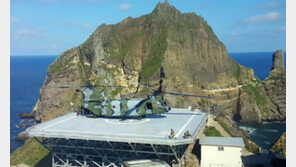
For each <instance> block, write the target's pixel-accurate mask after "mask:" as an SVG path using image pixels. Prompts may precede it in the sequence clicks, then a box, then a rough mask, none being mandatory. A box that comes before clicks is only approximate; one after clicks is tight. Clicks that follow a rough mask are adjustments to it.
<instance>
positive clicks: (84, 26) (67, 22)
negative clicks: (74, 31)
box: [56, 20, 94, 29]
mask: <svg viewBox="0 0 296 167" xmlns="http://www.w3.org/2000/svg"><path fill="white" fill-rule="evenodd" d="M56 24H58V25H65V26H71V27H75V28H78V29H92V28H94V26H92V25H90V24H88V23H79V22H76V21H70V20H65V21H62V22H58V23H56Z"/></svg>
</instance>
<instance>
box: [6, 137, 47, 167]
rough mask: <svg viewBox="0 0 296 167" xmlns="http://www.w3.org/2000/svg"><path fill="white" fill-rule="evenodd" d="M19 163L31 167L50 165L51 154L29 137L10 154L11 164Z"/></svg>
mask: <svg viewBox="0 0 296 167" xmlns="http://www.w3.org/2000/svg"><path fill="white" fill-rule="evenodd" d="M29 155H30V156H29ZM20 163H24V164H26V165H29V166H32V167H39V166H40V167H47V166H51V154H50V152H49V151H48V150H47V149H46V148H44V147H43V146H42V145H41V144H40V143H38V142H37V141H36V140H34V139H33V138H29V139H28V140H27V141H26V142H25V144H24V145H23V146H22V147H20V148H18V149H17V150H15V151H14V152H13V153H12V154H11V155H10V164H11V165H17V164H20Z"/></svg>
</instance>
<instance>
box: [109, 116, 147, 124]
mask: <svg viewBox="0 0 296 167" xmlns="http://www.w3.org/2000/svg"><path fill="white" fill-rule="evenodd" d="M104 120H105V122H108V123H110V124H117V125H124V124H142V123H145V122H148V121H150V118H146V119H144V120H141V121H137V122H136V121H133V120H128V121H127V122H114V121H111V120H110V119H104Z"/></svg>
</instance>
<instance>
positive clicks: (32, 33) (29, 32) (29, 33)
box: [14, 30, 41, 39]
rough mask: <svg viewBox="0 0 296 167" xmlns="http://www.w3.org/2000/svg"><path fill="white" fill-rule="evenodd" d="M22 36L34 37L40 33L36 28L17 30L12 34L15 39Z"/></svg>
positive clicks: (39, 35)
mask: <svg viewBox="0 0 296 167" xmlns="http://www.w3.org/2000/svg"><path fill="white" fill-rule="evenodd" d="M22 37H30V38H35V37H41V34H40V33H39V32H38V31H36V30H19V31H17V32H16V33H15V35H14V38H15V39H19V38H22Z"/></svg>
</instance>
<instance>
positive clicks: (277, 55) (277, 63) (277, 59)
mask: <svg viewBox="0 0 296 167" xmlns="http://www.w3.org/2000/svg"><path fill="white" fill-rule="evenodd" d="M271 70H272V71H276V72H277V73H276V74H278V73H280V74H283V73H285V57H284V52H283V50H277V51H276V52H274V54H273V55H272V67H271ZM272 71H271V74H273V73H274V72H272Z"/></svg>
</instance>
